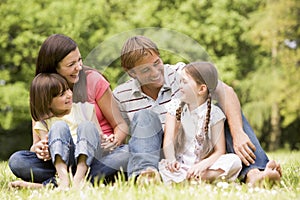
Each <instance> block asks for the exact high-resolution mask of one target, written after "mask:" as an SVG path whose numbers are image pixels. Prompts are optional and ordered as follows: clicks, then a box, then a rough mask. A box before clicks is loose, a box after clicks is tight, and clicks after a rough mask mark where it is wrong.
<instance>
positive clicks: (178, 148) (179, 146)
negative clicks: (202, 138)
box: [174, 102, 185, 154]
mask: <svg viewBox="0 0 300 200" xmlns="http://www.w3.org/2000/svg"><path fill="white" fill-rule="evenodd" d="M184 104H185V103H184V102H181V103H180V105H179V107H178V108H177V110H176V120H177V122H176V123H177V125H176V127H177V131H176V135H175V138H174V144H175V145H174V147H175V153H176V154H179V153H181V152H182V151H183V147H184V143H185V134H184V130H183V127H182V124H181V121H180V120H181V112H182V108H183V106H184Z"/></svg>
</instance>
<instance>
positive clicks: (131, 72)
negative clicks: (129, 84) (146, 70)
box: [127, 69, 136, 78]
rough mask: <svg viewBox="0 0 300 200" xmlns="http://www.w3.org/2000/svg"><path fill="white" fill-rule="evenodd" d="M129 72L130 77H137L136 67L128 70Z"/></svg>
mask: <svg viewBox="0 0 300 200" xmlns="http://www.w3.org/2000/svg"><path fill="white" fill-rule="evenodd" d="M127 73H128V75H129V76H130V77H132V78H136V73H135V71H134V69H130V70H127Z"/></svg>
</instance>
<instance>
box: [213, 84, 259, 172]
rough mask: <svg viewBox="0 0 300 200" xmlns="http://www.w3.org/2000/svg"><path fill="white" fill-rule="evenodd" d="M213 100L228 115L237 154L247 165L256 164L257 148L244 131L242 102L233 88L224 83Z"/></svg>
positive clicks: (218, 88)
mask: <svg viewBox="0 0 300 200" xmlns="http://www.w3.org/2000/svg"><path fill="white" fill-rule="evenodd" d="M213 99H215V100H217V101H218V104H219V106H220V107H221V109H222V110H223V112H224V113H225V115H226V118H227V122H228V125H229V128H230V133H231V136H232V141H233V148H234V151H235V153H236V154H237V155H238V156H239V157H240V158H241V160H242V161H243V163H244V164H245V165H247V166H248V165H249V164H250V163H254V159H255V155H254V153H253V151H255V146H254V145H253V143H252V142H251V141H250V139H249V137H248V135H247V134H246V133H245V132H244V130H243V122H242V114H241V105H240V101H239V99H238V97H237V95H236V93H235V91H234V90H233V88H232V87H230V86H228V85H227V84H225V83H224V82H222V81H219V83H218V86H217V88H216V90H215V92H214V94H213Z"/></svg>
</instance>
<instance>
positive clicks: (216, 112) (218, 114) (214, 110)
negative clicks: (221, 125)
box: [211, 104, 226, 123]
mask: <svg viewBox="0 0 300 200" xmlns="http://www.w3.org/2000/svg"><path fill="white" fill-rule="evenodd" d="M211 119H212V122H214V123H216V122H218V121H220V120H224V121H225V119H226V117H225V114H224V113H223V111H222V110H221V109H220V108H219V107H218V106H216V105H214V104H212V105H211Z"/></svg>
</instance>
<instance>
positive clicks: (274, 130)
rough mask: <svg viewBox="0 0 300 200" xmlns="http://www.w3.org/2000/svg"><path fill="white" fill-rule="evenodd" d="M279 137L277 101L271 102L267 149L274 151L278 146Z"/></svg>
mask: <svg viewBox="0 0 300 200" xmlns="http://www.w3.org/2000/svg"><path fill="white" fill-rule="evenodd" d="M280 137H281V129H280V113H279V106H278V103H273V105H272V111H271V133H270V144H269V150H270V151H274V150H276V149H278V148H279V144H280Z"/></svg>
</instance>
